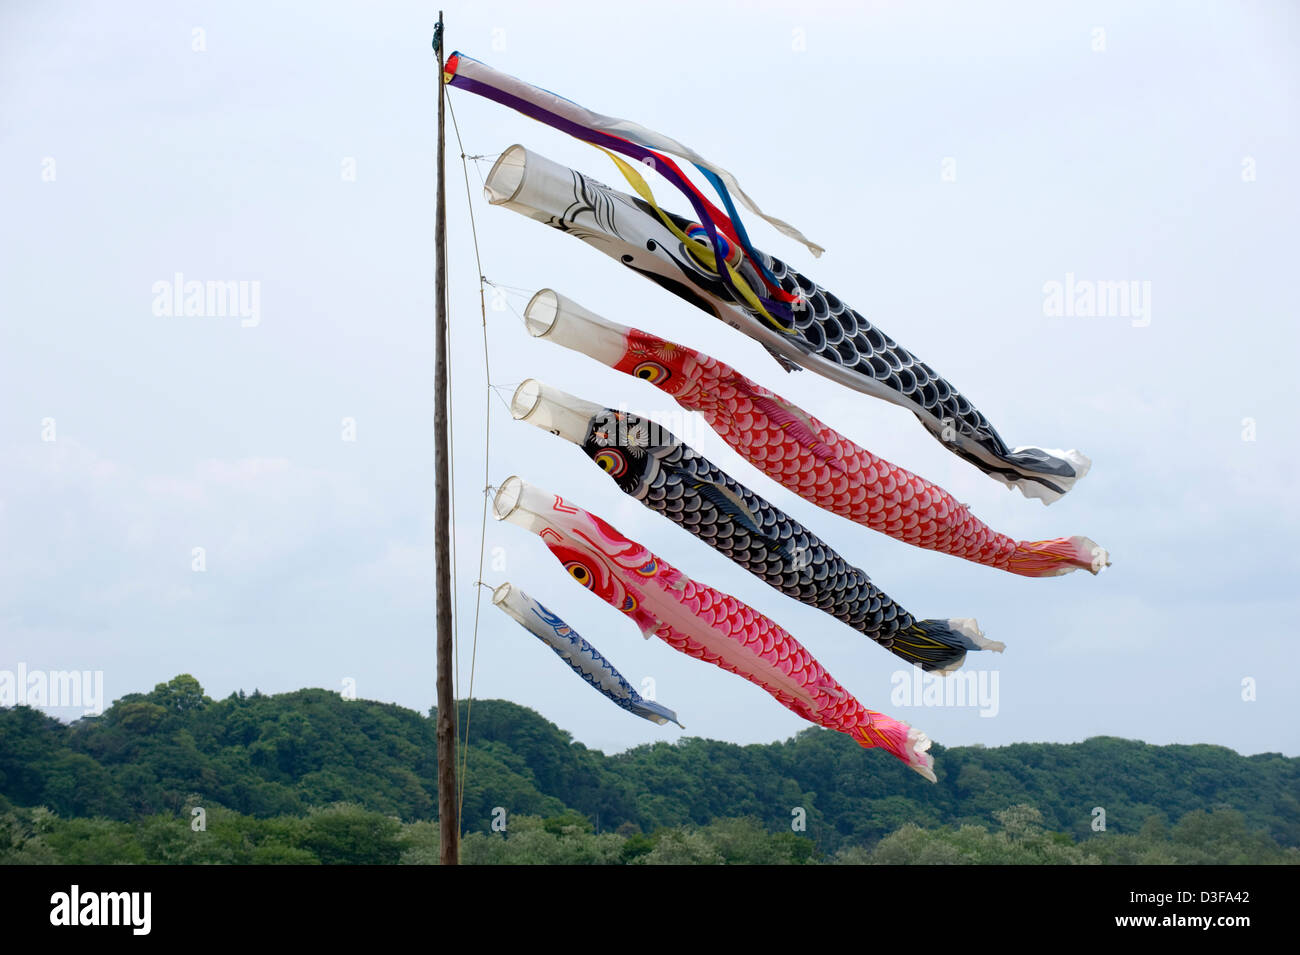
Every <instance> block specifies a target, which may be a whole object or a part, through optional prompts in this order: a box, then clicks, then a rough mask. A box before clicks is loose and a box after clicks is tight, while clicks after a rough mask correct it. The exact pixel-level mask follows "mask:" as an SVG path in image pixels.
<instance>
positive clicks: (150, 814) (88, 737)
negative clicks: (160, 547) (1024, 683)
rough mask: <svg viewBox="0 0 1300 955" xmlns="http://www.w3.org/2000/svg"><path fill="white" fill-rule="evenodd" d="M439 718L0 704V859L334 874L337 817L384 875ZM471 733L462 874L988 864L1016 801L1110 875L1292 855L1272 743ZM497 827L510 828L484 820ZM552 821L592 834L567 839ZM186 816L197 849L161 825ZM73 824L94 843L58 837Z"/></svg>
mask: <svg viewBox="0 0 1300 955" xmlns="http://www.w3.org/2000/svg"><path fill="white" fill-rule="evenodd" d="M464 707H465V704H464V703H462V704H461V718H462V725H464V715H465V711H464ZM434 725H435V724H434V720H433V714H432V713H431V714H429V715H427V716H425V715H421V714H419V713H416V712H414V711H412V710H407V709H404V708H402V707H398V706H393V705H387V704H380V703H374V702H369V701H363V700H345V699H343V698H342V697H340V696H339V695H338V694H336V693H331V692H328V691H325V690H318V689H308V690H300V691H297V692H294V693H286V694H281V695H278V696H267V695H264V694H261V693H258V692H254V693H252V694H247V695H246V694H243V693H238V694H234V695H232V696H230V697H227V698H226V699H224V700H212V699H210V698H208V697H207V696H206V695H205V694H204V693H203V690H202V687H200V686H199V684H198V682H197V681H196V680H194V679H193V678H192V677H189V676H178V677H176V678H175V679H173V680H171V681H170V682H168V683H165V684H159V685H158V686H157V687H155V688H154V690H153V691H152V692H150V693H147V694H139V693H136V694H130V695H128V696H125V697H123V698H122V699H120V700H118V701H116V702H115V703H114V704H113V706H111V707H110V708H109V709H107V710H106V711H105V712H104V713H103V714H102V715H100V716H97V717H91V718H85V719H81V720H78V721H76V722H75V723H71V724H65V723H61V722H59V721H57V720H54V719H51V718H49V717H47V716H45V715H44V714H42V713H40V712H39V711H36V710H32V709H29V708H27V707H15V708H11V709H0V797H3V799H4V800H6V802H5V803H4V804H3V806H5V807H8V810H7V812H6V814H5V822H4V826H5V829H4V833H7V834H8V835H0V840H4V839H8V841H0V849H2V850H3V851H5V852H6V853H8V854H10V855H12V854H14V853H18V854H19V855H21V854H23V853H28V854H29V855H30V854H33V853H34V854H36V855H39V854H40V853H42V852H47V851H48V852H52V853H54V854H55V856H56V857H58V858H63V857H64V856H61V855H60V853H65V852H73V851H81V850H74V849H72V848H71V847H72V846H73V844H74V843H78V842H81V843H84V844H86V845H91V844H98V843H101V842H102V843H103V845H105V846H112V845H120V846H121V847H122V850H121V851H122V853H124V855H122V856H121V859H122V860H123V861H126V860H128V859H131V860H135V861H164V860H165V859H170V858H171V857H172V856H170V855H168V854H169V853H175V852H183V851H193V852H208V851H215V850H212V846H213V845H214V844H216V843H218V842H220V840H213V839H207V840H206V841H204V840H198V841H196V840H194V839H192V838H190V837H191V835H195V834H196V833H192V831H191V829H190V828H189V827H190V825H191V823H192V820H191V819H190V818H189V816H188V815H187V813H188V812H189V811H190V810H191V809H193V808H203V809H204V811H205V813H206V816H207V819H208V826H207V829H206V833H205V834H206V835H211V834H215V833H218V832H228V833H237V834H238V837H236V836H235V835H230V836H229V838H228V839H227V840H226V842H227V845H228V848H229V851H230V852H231V853H244V854H245V855H243V856H239V858H240V859H241V860H243V861H253V860H252V856H251V855H248V854H249V853H253V852H255V851H257V852H260V855H259V856H258V860H257V861H293V859H295V858H296V859H299V860H301V861H308V860H307V857H306V856H296V855H294V854H295V853H304V852H305V853H310V854H312V855H313V856H314V857H315V858H316V859H317V861H322V862H329V861H337V858H336V857H335V856H334V855H331V853H333V852H334V850H333V849H327V848H322V846H323V845H324V843H320V842H318V841H313V840H319V839H322V838H324V837H323V836H322V835H321V833H322V831H324V830H323V829H322V827H325V829H328V827H330V826H342V825H343V822H347V824H348V825H353V824H356V825H360V822H359V821H358V820H359V819H360V818H361V817H359V816H357V815H356V814H358V813H361V814H369V815H367V816H366V818H367V819H371V817H374V818H373V819H371V822H370V823H369V824H372V825H373V827H375V832H376V833H386V835H383V838H382V839H380V838H379V837H378V836H376V835H374V834H373V833H372V835H371V838H372V840H374V843H375V845H383V846H385V847H386V848H385V852H386V853H387V854H386V855H385V857H384V860H383V861H392V862H396V861H401V860H402V859H403V858H409V859H416V858H425V857H426V856H427V855H428V853H429V852H430V851H432V850H430V845H431V844H430V842H429V840H430V838H432V833H433V830H434V829H435V828H436V827H434V826H431V825H427V824H428V823H430V822H432V821H433V820H434V819H435V818H436V779H437V761H436V746H435V740H434ZM471 729H472V736H471V739H470V749H469V753H468V772H467V774H466V776H465V779H464V788H465V793H464V801H463V821H464V828H465V829H466V830H467V831H469V832H471V833H478V835H472V836H471V837H469V838H467V839H466V840H465V852H466V853H467V854H469V855H468V856H467V859H466V861H477V860H478V859H479V858H480V857H479V856H474V855H473V853H480V854H481V857H482V858H484V859H487V858H496V857H497V856H496V855H494V853H495V854H498V855H499V854H500V853H507V854H508V853H511V852H523V851H525V847H526V846H527V845H528V844H529V841H530V840H534V841H536V843H537V846H538V848H536V850H535V851H536V852H537V853H539V854H540V855H541V856H545V857H546V858H550V856H547V855H546V854H547V853H549V852H552V851H554V852H561V853H563V852H569V851H574V852H579V853H596V854H597V855H599V854H600V853H605V855H604V856H601V858H602V859H604V860H605V861H608V858H607V856H608V853H611V852H614V853H615V855H617V856H618V858H619V859H622V860H623V861H631V860H634V859H637V858H641V857H643V856H645V857H649V856H650V855H651V854H652V853H655V852H658V853H659V855H658V856H655V858H656V859H658V858H661V857H666V856H668V855H670V854H671V853H672V852H678V851H679V850H680V851H683V852H684V851H687V850H685V849H681V848H680V847H681V846H686V845H696V844H700V845H703V844H705V843H707V844H709V845H713V846H714V850H715V851H716V852H717V853H719V854H720V855H721V857H722V858H723V859H724V860H728V859H730V858H731V855H730V853H732V852H733V850H732V849H729V848H727V846H729V845H732V844H733V843H736V842H737V841H740V842H744V841H745V840H740V839H739V837H735V838H733V837H732V836H725V834H724V830H725V831H726V832H732V833H737V832H741V831H742V829H743V828H744V827H749V828H751V829H752V828H753V827H757V829H756V831H757V832H759V833H766V834H767V837H770V839H766V840H765V841H764V845H766V846H768V847H767V848H764V849H762V850H761V851H760V850H759V849H754V850H753V852H756V853H758V854H759V855H764V857H767V856H772V857H773V858H778V857H779V859H780V860H781V861H806V860H813V859H817V860H834V859H836V858H841V857H844V856H845V854H846V853H847V854H848V855H849V856H852V857H853V858H854V859H855V860H856V861H873V860H875V861H879V860H877V859H876V857H877V854H879V853H881V852H904V851H906V852H908V853H913V854H917V855H918V856H925V857H926V858H927V859H928V858H933V859H935V860H939V861H943V860H945V859H947V858H948V857H950V856H953V857H954V858H966V857H967V856H970V855H972V854H973V855H974V856H976V857H978V858H979V859H981V860H987V859H988V858H991V857H992V856H996V854H997V852H999V851H1011V849H1008V848H1007V846H1010V845H1012V844H1013V840H1014V839H1016V838H1019V837H1018V836H1016V835H1015V833H1010V832H1008V831H1007V829H1006V828H1005V824H1004V823H1002V822H1000V821H999V817H998V815H997V814H998V813H1004V812H1009V811H1011V808H1010V807H1016V806H1029V807H1032V812H1034V813H1037V817H1036V818H1037V819H1038V821H1037V822H1035V823H1034V825H1035V826H1037V827H1038V829H1037V830H1036V831H1035V834H1034V837H1033V838H1034V839H1035V840H1038V841H1039V842H1043V840H1046V842H1044V845H1046V843H1051V844H1052V845H1055V846H1058V847H1060V848H1061V850H1062V851H1064V850H1067V849H1069V850H1071V851H1077V852H1080V853H1082V854H1083V855H1082V857H1081V858H1095V859H1100V860H1102V861H1139V860H1140V859H1144V858H1147V857H1148V856H1149V857H1150V858H1151V859H1158V860H1161V861H1170V860H1173V859H1175V858H1176V859H1179V860H1183V861H1194V860H1191V859H1190V857H1188V855H1187V854H1188V853H1189V852H1191V851H1192V850H1193V849H1197V847H1198V845H1200V843H1197V842H1196V841H1195V839H1193V837H1192V836H1191V835H1189V833H1200V835H1199V836H1196V838H1198V839H1201V841H1202V843H1204V846H1203V847H1202V848H1201V849H1198V850H1197V851H1203V852H1205V853H1207V856H1206V860H1208V859H1210V858H1213V859H1216V860H1220V861H1222V859H1223V852H1226V851H1227V850H1226V849H1224V850H1222V851H1221V850H1220V849H1219V848H1215V846H1217V845H1218V842H1215V841H1214V840H1215V839H1218V836H1217V835H1214V834H1215V833H1217V832H1218V831H1219V829H1220V828H1222V827H1225V826H1226V827H1228V828H1230V829H1232V831H1234V832H1237V833H1238V836H1241V834H1242V833H1244V834H1245V836H1246V837H1248V838H1246V837H1242V838H1237V837H1236V836H1234V839H1235V840H1236V842H1238V843H1240V844H1241V845H1243V846H1246V847H1247V851H1249V852H1250V853H1253V855H1252V856H1251V858H1252V859H1257V860H1258V861H1266V860H1267V861H1281V860H1282V857H1285V856H1286V854H1287V853H1286V850H1287V849H1288V848H1292V847H1297V846H1300V801H1298V799H1297V794H1300V759H1295V758H1287V757H1284V756H1282V755H1280V754H1276V753H1268V754H1261V755H1255V756H1241V755H1239V754H1237V753H1235V752H1233V751H1232V750H1229V749H1226V748H1224V747H1219V746H1209V745H1192V746H1151V745H1148V744H1145V743H1140V742H1136V741H1130V740H1121V739H1115V738H1112V737H1098V738H1094V739H1090V740H1087V741H1086V742H1083V743H1076V744H1046V743H1023V744H1016V745H1012V746H1005V747H999V748H996V749H985V748H983V747H978V746H975V747H954V748H950V749H949V748H944V747H941V746H938V745H936V746H935V747H934V750H933V751H934V752H935V753H936V755H937V756H938V773H939V783H938V785H930V784H926V783H924V782H923V781H922V780H920V779H919V778H918V777H916V776H915V774H913V773H911V772H909V771H908V770H907V769H906V767H904V766H902V765H901V764H900V763H898V761H897V760H894V759H893V758H892V757H890V756H888V755H887V754H884V753H880V752H877V751H864V750H862V749H861V748H859V747H858V746H856V745H854V744H853V742H852V741H851V740H849V739H847V738H846V737H844V736H843V735H842V734H837V733H832V732H828V731H824V730H820V729H816V728H810V729H808V730H805V731H804V732H802V733H800V734H799V735H798V736H796V737H794V738H793V739H790V740H787V741H784V742H780V743H771V744H763V745H751V746H737V745H735V744H730V743H722V742H717V741H713V740H704V739H698V738H689V739H685V740H682V741H680V742H677V743H657V744H654V745H648V746H639V747H636V748H634V749H631V750H629V751H627V752H624V753H619V754H617V755H613V756H607V755H605V754H604V753H601V752H599V751H597V750H591V749H588V748H587V747H585V746H583V745H582V744H581V743H576V742H574V741H573V739H572V737H571V736H570V735H569V734H568V733H566V732H564V731H563V730H561V729H559V728H558V727H556V726H555V725H553V724H552V723H549V722H547V721H546V720H544V719H543V718H542V717H541V716H539V715H538V714H537V713H535V712H533V711H532V710H529V709H527V708H525V707H521V706H518V705H516V704H513V703H509V702H506V701H500V700H477V701H475V702H474V703H473V719H472V722H471ZM42 807H43V808H44V810H46V812H44V814H42V813H41V811H40V810H41V808H42ZM1026 811H1029V810H1026ZM331 814H333V815H331ZM503 814H504V816H505V818H506V819H507V820H509V821H508V823H507V830H506V833H505V835H504V836H503V835H502V834H501V833H499V832H494V831H493V829H492V826H493V822H494V820H496V821H498V823H499V820H500V818H501V817H502V815H503ZM380 819H384V820H388V823H380V822H379V821H377V820H380ZM557 819H559V820H566V819H567V820H570V821H569V822H567V823H563V824H561V823H556V822H555V821H554V820H557ZM1207 819H1208V820H1214V823H1213V824H1212V825H1211V824H1209V823H1206V822H1205V820H1207ZM341 820H342V821H341ZM530 820H531V821H530ZM576 820H585V823H579V822H577V821H576ZM1103 821H1104V824H1105V829H1104V830H1101V829H1100V828H1099V824H1100V823H1101V822H1103ZM390 824H391V825H390ZM561 825H562V826H568V827H569V828H570V829H572V828H573V827H574V826H577V827H578V828H579V829H581V828H582V826H583V825H585V826H589V827H590V831H582V832H577V831H574V832H555V831H552V830H554V829H555V828H556V826H561ZM792 825H793V826H794V828H792ZM77 826H81V827H83V828H82V829H81V830H76V827H77ZM177 826H179V827H180V829H179V831H180V833H181V835H182V836H183V837H184V840H185V841H174V840H172V837H171V835H169V834H170V833H173V830H174V829H175V828H176V827H177ZM530 826H531V827H532V828H531V829H530V828H529V827H530ZM548 826H549V827H550V828H547V827H548ZM1206 826H1208V827H1209V828H1208V829H1207V828H1205V827H1206ZM41 827H47V828H46V829H42V828H41ZM539 827H540V828H539ZM719 827H721V828H719ZM727 827H732V828H730V829H728V828H727ZM738 827H739V828H738ZM1094 827H1098V828H1094ZM1198 827H1199V828H1198ZM1216 827H1217V828H1216ZM74 830H75V831H81V832H82V834H83V836H84V839H82V838H73V837H71V836H68V835H67V833H69V832H72V831H74ZM744 831H748V830H744ZM529 833H542V834H544V835H540V834H535V835H529ZM1212 836H1213V839H1212V838H1211V837H1212ZM223 838H225V837H224V836H223ZM548 839H549V840H551V841H549V842H548V841H547V840H548ZM614 839H617V840H621V841H620V842H619V844H618V847H617V851H616V852H615V849H614V848H613V847H614V845H615V843H614V842H613V841H612V840H614ZM169 840H172V841H169ZM493 840H496V841H495V842H494V841H493ZM565 840H570V841H565ZM647 840H648V841H649V843H653V844H648V842H647ZM701 840H703V842H701ZM718 840H721V841H718ZM728 840H730V841H728ZM1189 840H1190V841H1189ZM326 842H328V840H326ZM552 843H554V844H552ZM715 843H716V844H715ZM15 845H18V846H22V847H24V848H21V849H14V848H13V846H15ZM1015 845H1016V846H1017V847H1018V849H1017V851H1019V849H1025V848H1026V845H1021V844H1020V843H1015ZM1027 845H1028V844H1027ZM1032 845H1033V846H1037V845H1038V842H1033V843H1032ZM6 846H8V847H9V848H7V849H6V848H5V847H6ZM132 846H134V848H131V847H132ZM580 846H581V847H580ZM629 846H630V848H629ZM1125 846H1127V847H1128V848H1124V847H1125ZM42 847H44V848H42ZM60 847H63V848H60ZM186 847H188V848H186ZM599 847H604V848H599ZM674 847H677V848H674ZM783 847H784V848H783ZM999 847H1001V848H999ZM1106 847H1109V848H1106ZM87 851H88V850H87ZM105 851H106V852H108V851H109V849H107V848H106V849H105ZM529 851H532V850H529ZM745 851H746V852H749V851H750V850H749V849H746V850H745ZM1034 851H1038V850H1037V849H1035V850H1034ZM1046 851H1047V850H1046V849H1043V852H1046ZM782 852H788V853H798V852H807V853H808V855H807V856H806V859H805V857H787V856H782V855H781V853H782ZM1107 852H1118V853H1120V854H1121V855H1123V856H1124V858H1123V859H1121V858H1119V857H1115V858H1111V857H1109V856H1107V855H1106V853H1107ZM286 853H287V855H285V854H286ZM322 853H324V854H323V855H322ZM854 853H857V854H858V855H853V854H854ZM862 853H867V854H868V856H867V857H864V856H862V855H861V854H862ZM1277 853H1281V856H1278V855H1277ZM435 854H436V853H435ZM625 854H627V858H626V859H625V858H624V855H625ZM765 854H766V855H765ZM954 854H955V856H954ZM1067 854H1068V853H1067ZM1171 854H1172V855H1171ZM704 856H706V857H710V858H711V856H710V855H709V853H708V852H705V853H704ZM339 858H341V857H339ZM348 858H350V859H351V858H352V857H350V856H349V857H348ZM1206 860H1201V861H1206ZM197 861H205V860H197ZM206 861H213V860H206ZM222 861H235V859H234V857H233V856H232V858H230V859H225V860H222Z"/></svg>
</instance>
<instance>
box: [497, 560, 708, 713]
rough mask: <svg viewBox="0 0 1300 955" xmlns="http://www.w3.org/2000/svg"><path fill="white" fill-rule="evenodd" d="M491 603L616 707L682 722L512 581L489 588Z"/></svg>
mask: <svg viewBox="0 0 1300 955" xmlns="http://www.w3.org/2000/svg"><path fill="white" fill-rule="evenodd" d="M492 603H493V605H494V606H496V607H500V608H501V609H502V610H503V611H505V613H506V614H507V615H508V616H510V617H511V618H512V619H513V620H514V621H515V622H517V623H518V624H519V625H520V626H522V627H523V628H524V629H525V630H527V631H528V632H529V633H531V634H532V635H533V636H535V637H536V638H537V639H538V640H541V641H542V643H544V644H546V645H547V646H548V647H550V648H551V649H552V650H554V651H555V655H556V656H558V657H559V658H560V659H561V660H563V661H564V662H565V663H567V664H568V665H569V667H570V669H572V670H573V672H574V673H576V674H578V676H580V677H582V678H583V679H584V680H585V681H586V682H587V683H588V684H590V685H591V686H592V687H594V688H595V689H596V690H597V691H598V692H600V693H602V694H603V695H604V696H606V697H608V698H609V700H610V701H611V702H613V703H614V704H615V705H616V706H619V707H622V708H623V709H625V710H627V711H628V712H629V713H632V714H634V715H636V716H639V717H641V718H642V719H644V720H649V721H650V722H652V723H658V724H660V725H661V726H662V725H663V724H664V723H669V722H671V723H677V725H678V726H681V725H682V724H681V723H680V722H678V720H677V714H676V713H674V712H673V711H672V710H670V709H668V707H666V706H661V705H660V704H658V703H655V702H653V701H651V700H646V699H643V698H642V696H641V694H640V693H638V692H637V691H636V690H634V689H632V684H630V683H628V682H627V680H626V679H624V677H623V674H621V673H619V672H618V670H617V669H615V668H614V665H613V664H612V663H610V662H609V661H608V660H606V659H605V657H604V656H603V655H602V654H601V652H600V651H599V650H597V649H596V648H595V647H593V646H592V645H591V644H590V643H588V642H587V641H586V640H584V639H583V638H582V637H581V636H579V635H578V634H577V633H576V632H575V631H574V629H573V628H572V627H570V626H569V625H568V624H567V623H565V622H564V621H563V620H561V619H560V618H559V617H558V616H556V615H555V614H553V613H551V611H549V610H547V609H546V608H545V607H543V606H542V605H541V604H540V603H538V602H537V601H536V600H534V599H533V598H532V597H530V596H528V594H526V593H524V592H523V591H522V590H520V589H519V588H518V587H516V586H514V585H513V584H502V585H501V586H500V587H497V588H496V589H495V590H493V591H492Z"/></svg>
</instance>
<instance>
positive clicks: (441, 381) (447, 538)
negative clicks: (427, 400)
mask: <svg viewBox="0 0 1300 955" xmlns="http://www.w3.org/2000/svg"><path fill="white" fill-rule="evenodd" d="M433 45H434V48H435V49H436V50H437V53H438V200H437V201H438V209H437V219H436V225H435V226H434V239H433V242H434V256H435V258H436V260H437V264H436V279H435V282H434V284H435V291H434V294H435V296H436V297H437V302H436V304H435V308H436V317H435V320H434V336H435V338H436V339H437V345H436V348H437V352H436V358H435V359H434V383H433V387H434V391H435V396H434V408H433V433H434V453H435V454H436V455H437V462H436V468H437V470H436V471H435V472H434V499H435V503H434V529H433V533H434V544H433V559H434V563H435V565H436V567H437V575H438V576H437V591H438V598H437V627H438V726H437V732H438V832H439V836H440V838H441V847H442V864H443V865H458V864H459V863H460V819H459V813H458V812H457V807H456V698H455V690H454V689H453V687H452V682H451V661H452V654H453V649H452V629H451V559H452V558H451V543H450V542H451V497H450V494H449V493H448V492H449V491H450V488H451V474H450V472H451V468H450V452H449V450H448V446H447V188H446V182H445V180H446V176H445V170H446V166H445V158H446V130H445V129H444V110H445V108H446V104H445V99H446V93H445V90H444V88H443V73H442V71H443V52H442V51H443V49H444V44H443V35H442V11H441V10H439V11H438V27H437V32H436V33H434V37H433Z"/></svg>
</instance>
